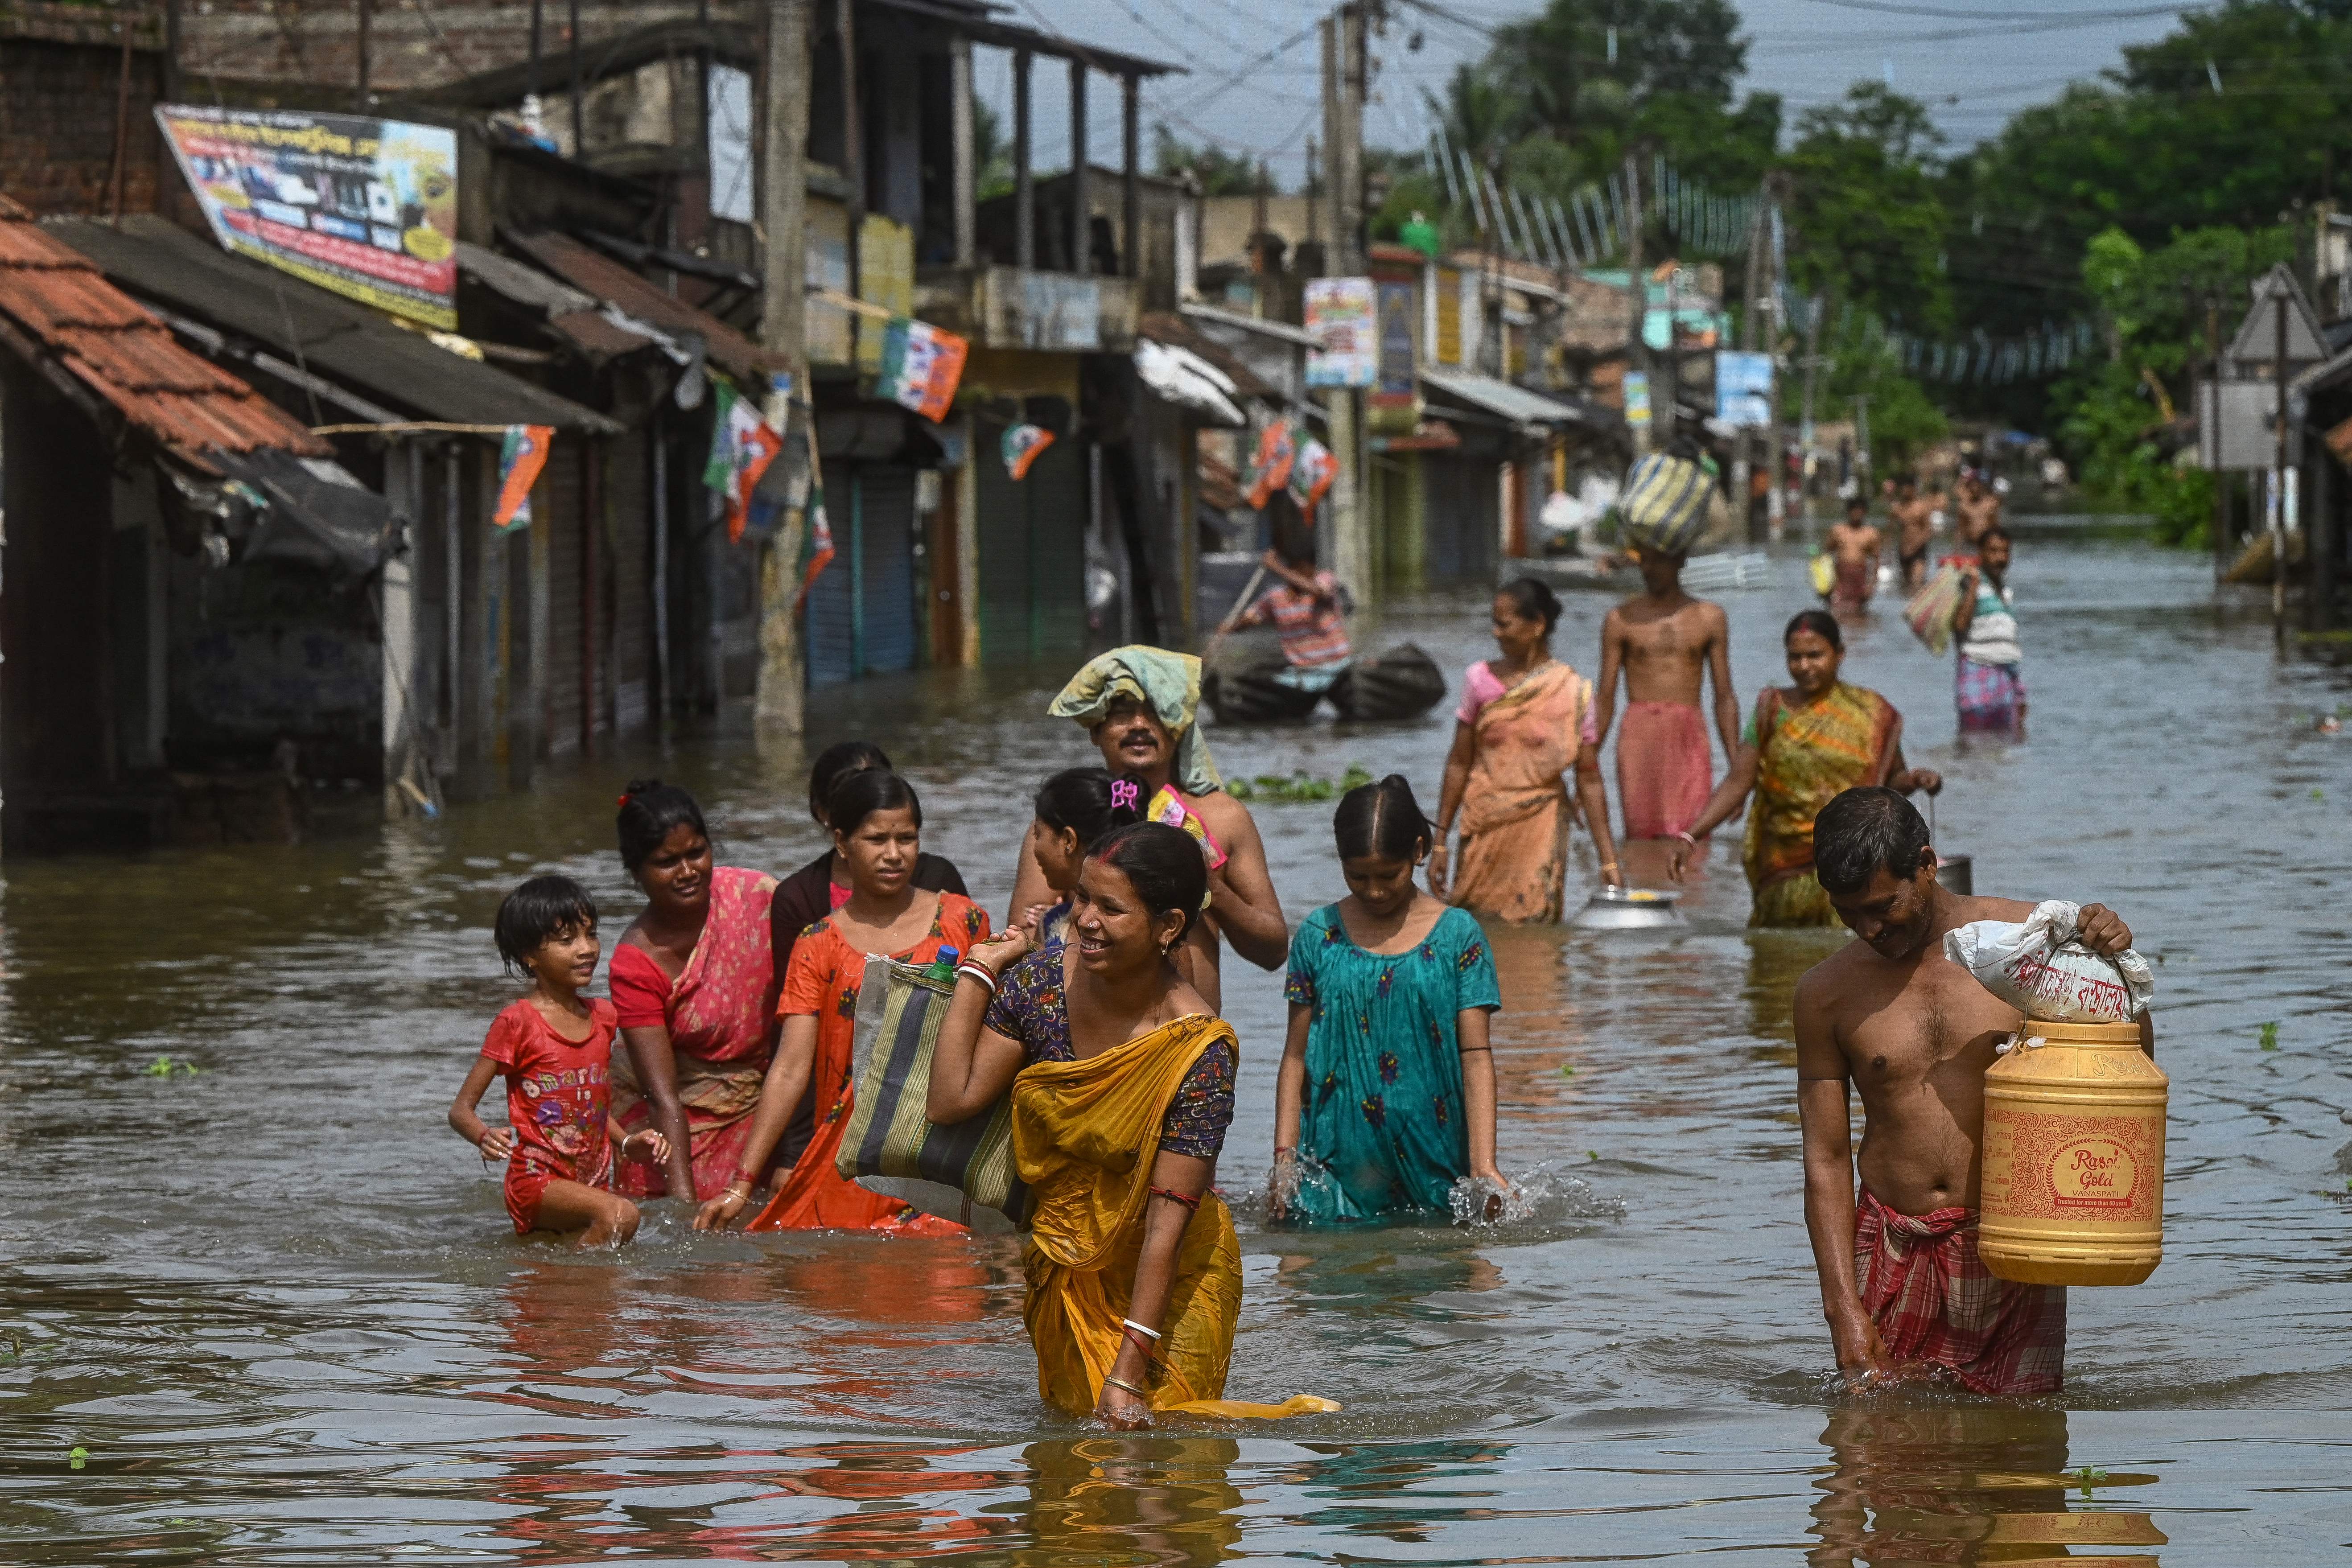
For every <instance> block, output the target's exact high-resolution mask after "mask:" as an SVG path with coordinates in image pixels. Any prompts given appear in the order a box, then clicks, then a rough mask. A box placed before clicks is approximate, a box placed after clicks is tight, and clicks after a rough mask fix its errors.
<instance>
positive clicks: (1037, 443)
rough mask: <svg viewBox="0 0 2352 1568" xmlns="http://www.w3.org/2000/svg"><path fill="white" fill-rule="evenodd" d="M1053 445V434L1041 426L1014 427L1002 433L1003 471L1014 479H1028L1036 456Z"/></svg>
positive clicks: (1009, 427)
mask: <svg viewBox="0 0 2352 1568" xmlns="http://www.w3.org/2000/svg"><path fill="white" fill-rule="evenodd" d="M1053 444H1054V433H1053V432H1052V431H1051V430H1048V429H1046V428H1045V426H1042V425H1014V426H1008V427H1007V428H1006V430H1005V432H1004V445H1003V453H1004V471H1005V472H1006V473H1008V474H1011V475H1012V476H1013V478H1014V479H1027V478H1028V477H1029V465H1030V464H1032V463H1034V462H1035V461H1036V460H1037V454H1038V453H1040V452H1043V451H1044V450H1045V448H1046V447H1050V446H1052V445H1053Z"/></svg>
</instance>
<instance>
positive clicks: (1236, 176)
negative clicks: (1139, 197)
mask: <svg viewBox="0 0 2352 1568" xmlns="http://www.w3.org/2000/svg"><path fill="white" fill-rule="evenodd" d="M1187 171H1190V172H1191V173H1192V175H1193V177H1194V178H1196V179H1198V180H1199V181H1200V182H1201V194H1202V195H1204V196H1245V195H1250V194H1251V193H1252V192H1254V191H1255V190H1256V189H1257V181H1258V165H1257V163H1256V162H1255V160H1254V159H1252V158H1251V157H1250V155H1249V154H1248V153H1228V152H1226V151H1224V150H1223V148H1219V147H1209V146H1197V145H1195V144H1193V143H1192V142H1187V141H1184V140H1183V139H1182V138H1181V137H1180V136H1178V135H1177V134H1176V133H1175V132H1172V131H1171V130H1169V129H1168V127H1167V126H1166V125H1165V124H1160V125H1155V126H1153V127H1152V128H1151V172H1152V173H1153V174H1158V175H1159V176H1160V178H1162V179H1170V180H1172V179H1174V178H1176V177H1177V176H1178V175H1180V174H1184V173H1186V172H1187ZM1280 188H1281V187H1280V186H1279V185H1276V184H1274V183H1273V181H1271V180H1268V182H1267V189H1268V190H1270V191H1274V190H1279V189H1280Z"/></svg>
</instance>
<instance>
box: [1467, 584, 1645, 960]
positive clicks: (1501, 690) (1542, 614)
mask: <svg viewBox="0 0 2352 1568" xmlns="http://www.w3.org/2000/svg"><path fill="white" fill-rule="evenodd" d="M1558 625H1559V598H1558V596H1557V595H1554V594H1553V593H1552V591H1551V590H1550V589H1549V588H1548V587H1546V586H1545V585H1544V584H1541V583H1538V582H1537V581H1536V580H1535V579H1534V578H1532V577H1522V578H1520V579H1518V580H1517V582H1514V583H1507V584H1504V586H1503V589H1502V591H1501V592H1500V593H1498V594H1496V595H1495V607H1494V630H1495V643H1496V647H1499V648H1501V649H1502V654H1501V656H1500V657H1499V658H1490V659H1482V660H1480V661H1479V662H1477V663H1475V664H1474V665H1472V666H1471V667H1470V668H1468V669H1467V670H1465V672H1464V674H1463V691H1462V706H1461V707H1460V708H1458V709H1456V710H1454V749H1453V751H1451V752H1448V753H1447V754H1446V758H1445V783H1444V789H1443V790H1442V791H1441V793H1440V795H1439V797H1438V803H1437V845H1436V847H1435V848H1434V849H1433V850H1432V851H1431V853H1430V857H1429V890H1430V891H1431V892H1432V893H1433V894H1435V895H1436V896H1437V897H1439V898H1441V899H1443V898H1445V897H1447V896H1448V893H1449V889H1450V892H1451V896H1452V898H1453V901H1454V903H1456V904H1458V905H1460V906H1461V907H1462V908H1464V909H1465V910H1472V911H1473V912H1475V913H1477V914H1482V915H1492V916H1494V917H1496V919H1497V920H1505V921H1556V920H1558V919H1559V914H1560V902H1561V895H1562V890H1563V889H1564V887H1565V885H1566V882H1567V877H1568V828H1569V823H1570V817H1571V809H1570V805H1569V796H1568V786H1567V784H1565V783H1564V782H1563V777H1562V776H1563V775H1564V774H1566V773H1569V772H1570V770H1573V771H1574V773H1575V774H1576V798H1577V802H1578V804H1579V805H1581V806H1582V808H1583V811H1584V822H1585V826H1587V827H1588V828H1590V829H1591V833H1592V847H1593V848H1594V849H1596V850H1598V851H1599V852H1600V856H1601V880H1602V881H1604V882H1606V883H1609V884H1610V885H1611V886H1612V887H1614V886H1622V884H1623V882H1624V880H1625V874H1624V872H1623V871H1622V870H1621V869H1619V868H1618V864H1617V846H1616V842H1615V840H1614V839H1613V838H1612V837H1611V836H1610V832H1609V795H1608V792H1607V791H1606V790H1605V789H1604V788H1603V787H1602V785H1601V736H1600V731H1599V730H1598V729H1597V728H1596V727H1595V721H1594V718H1593V710H1592V687H1591V682H1589V681H1587V680H1586V679H1584V677H1582V676H1580V675H1579V674H1577V673H1576V671H1575V670H1573V669H1571V668H1569V667H1568V666H1567V665H1565V664H1562V663H1561V662H1559V660H1558V659H1556V658H1552V656H1551V634H1552V628H1553V627H1554V626H1558ZM1457 816H1459V818H1460V820H1461V824H1462V861H1461V865H1460V868H1458V869H1455V870H1454V871H1453V872H1452V874H1451V875H1450V876H1449V874H1448V871H1449V868H1448V857H1447V854H1446V847H1445V841H1446V838H1447V837H1449V836H1450V835H1451V834H1452V832H1453V830H1454V820H1455V818H1456V817H1457Z"/></svg>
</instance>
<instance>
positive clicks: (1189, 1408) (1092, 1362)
mask: <svg viewBox="0 0 2352 1568" xmlns="http://www.w3.org/2000/svg"><path fill="white" fill-rule="evenodd" d="M1208 892H1209V882H1208V868H1207V867H1206V865H1205V864H1204V863H1203V862H1202V856H1201V847H1200V845H1199V843H1198V842H1197V841H1196V840H1194V839H1193V838H1192V837H1191V836H1190V835H1188V834H1186V833H1184V832H1183V831H1182V830H1181V829H1179V828H1174V827H1169V826H1164V825H1162V824H1160V823H1156V822H1145V823H1138V824H1136V825H1134V826H1129V827H1122V828H1119V829H1118V830H1116V831H1114V832H1112V833H1110V834H1108V835H1107V836H1105V837H1102V838H1101V839H1098V840H1097V842H1096V843H1095V845H1094V846H1093V847H1092V848H1091V849H1090V850H1089V851H1088V852H1087V859H1086V861H1085V863H1084V864H1083V866H1082V867H1081V868H1080V870H1079V873H1078V884H1077V887H1076V889H1074V890H1073V892H1072V894H1071V907H1070V920H1069V927H1068V936H1067V940H1066V942H1064V943H1063V944H1062V945H1060V946H1057V947H1050V948H1046V949H1045V950H1043V951H1041V952H1029V942H1028V937H1027V935H1026V934H1025V933H1024V931H1022V930H1021V929H1020V928H1019V927H1017V926H1016V927H1014V928H1013V930H1011V931H1006V932H1005V933H1004V935H1003V937H1001V938H999V939H997V940H996V941H993V942H982V943H981V944H979V945H978V946H976V947H974V948H973V949H972V951H971V954H970V955H969V956H968V957H967V958H966V959H965V960H964V962H963V963H961V965H959V966H958V968H957V971H956V973H957V985H956V993H955V998H954V1001H953V1002H952V1003H951V1005H950V1007H949V1011H948V1016H947V1018H946V1020H945V1022H944V1023H943V1024H942V1025H941V1026H940V1033H939V1039H938V1042H937V1045H936V1046H935V1047H934V1053H933V1056H932V1060H931V1078H930V1087H929V1097H928V1100H927V1101H926V1106H925V1109H926V1110H927V1111H928V1113H929V1117H930V1119H931V1121H935V1122H940V1123H946V1124H953V1123H956V1122H960V1121H968V1120H970V1119H971V1118H972V1117H974V1116H980V1115H984V1114H987V1113H988V1112H989V1111H990V1110H991V1109H992V1108H993V1107H994V1106H995V1105H996V1103H997V1102H998V1101H999V1100H1001V1099H1003V1096H1004V1094H1005V1092H1006V1090H1007V1089H1010V1090H1011V1092H1012V1096H1013V1155H1014V1158H1015V1159H1016V1161H1017V1162H1018V1163H1019V1166H1020V1171H1021V1179H1022V1180H1023V1181H1024V1183H1026V1184H1028V1186H1029V1191H1030V1225H1031V1230H1030V1234H1029V1237H1028V1240H1027V1245H1026V1246H1025V1247H1023V1249H1022V1254H1021V1264H1022V1268H1023V1270H1024V1273H1025V1274H1026V1275H1027V1277H1028V1286H1029V1290H1028V1300H1027V1302H1026V1305H1025V1306H1024V1309H1023V1316H1024V1318H1025V1319H1026V1320H1027V1321H1028V1325H1029V1338H1030V1342H1032V1343H1033V1344H1034V1345H1035V1346H1036V1349H1037V1388H1038V1392H1039V1393H1040V1394H1042V1395H1044V1397H1045V1399H1046V1401H1047V1402H1048V1403H1050V1404H1053V1405H1058V1406H1059V1407H1061V1408H1062V1409H1064V1410H1066V1411H1068V1412H1069V1413H1070V1414H1072V1415H1086V1414H1087V1413H1088V1412H1091V1413H1093V1414H1094V1415H1097V1416H1098V1417H1100V1418H1101V1419H1103V1420H1105V1421H1107V1422H1109V1423H1110V1424H1111V1425H1113V1426H1143V1425H1146V1424H1148V1423H1149V1421H1150V1418H1151V1416H1152V1415H1153V1414H1154V1413H1155V1412H1161V1411H1182V1412H1189V1413H1193V1414H1199V1415H1298V1414H1301V1413H1304V1412H1306V1411H1310V1410H1336V1409H1338V1408H1339V1406H1337V1405H1332V1404H1331V1403H1330V1402H1329V1401H1328V1400H1320V1399H1315V1398H1312V1397H1310V1396H1308V1395H1306V1394H1300V1395H1298V1396H1297V1397H1296V1398H1293V1399H1291V1400H1289V1401H1288V1402H1286V1404H1283V1405H1245V1404H1241V1403H1237V1402H1234V1401H1228V1400H1226V1399H1224V1398H1223V1397H1222V1395H1223V1394H1224V1390H1225V1369H1226V1367H1227V1365H1228V1364H1229V1363H1231V1361H1232V1359H1233V1351H1234V1321H1235V1319H1236V1318H1237V1316H1238V1315H1239V1313H1240V1310H1241V1296H1242V1273H1241V1247H1240V1244H1239V1243H1238V1242H1237V1241H1236V1240H1235V1239H1234V1221H1233V1215H1231V1214H1229V1213H1228V1212H1227V1211H1226V1209H1225V1205H1224V1203H1223V1200H1222V1199H1220V1198H1219V1197H1218V1196H1217V1194H1215V1193H1214V1192H1213V1191H1211V1190H1210V1189H1211V1186H1212V1184H1213V1183H1214V1181H1215V1179H1216V1173H1217V1155H1218V1153H1219V1152H1221V1151H1222V1150H1223V1146H1224V1137H1225V1129H1226V1127H1227V1126H1228V1125H1229V1124H1230V1123H1231V1122H1232V1121H1233V1115H1234V1063H1235V1058H1236V1055H1237V1047H1236V1045H1235V1042H1234V1031H1233V1027H1232V1026H1230V1025H1228V1024H1227V1023H1225V1022H1224V1020H1223V1019H1222V1018H1219V1017H1217V1016H1215V1015H1214V1014H1213V1013H1212V1012H1211V1011H1210V1010H1209V1008H1208V1006H1207V1005H1206V1004H1205V1003H1203V1002H1202V1000H1201V996H1200V994H1199V993H1198V992H1196V991H1194V990H1193V989H1192V986H1191V985H1189V984H1186V983H1185V981H1184V979H1183V976H1182V975H1181V973H1179V972H1178V970H1177V967H1176V965H1175V963H1173V962H1172V961H1171V958H1170V956H1169V954H1170V951H1171V949H1173V948H1174V947H1176V946H1177V944H1178V943H1180V942H1182V941H1183V940H1184V937H1185V934H1186V932H1187V931H1190V930H1191V928H1192V922H1193V921H1195V920H1196V919H1198V918H1199V915H1200V911H1201V910H1202V906H1203V905H1204V904H1205V903H1206V901H1207V899H1208Z"/></svg>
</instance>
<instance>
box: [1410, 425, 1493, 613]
mask: <svg viewBox="0 0 2352 1568" xmlns="http://www.w3.org/2000/svg"><path fill="white" fill-rule="evenodd" d="M1421 470H1422V473H1423V476H1424V483H1426V485H1427V486H1428V489H1427V492H1426V499H1427V505H1426V507H1425V508H1424V509H1423V518H1424V523H1423V526H1424V528H1425V530H1426V534H1427V554H1426V556H1425V557H1424V563H1425V570H1426V572H1427V574H1428V578H1429V581H1430V582H1432V583H1485V582H1491V581H1493V579H1494V575H1495V567H1496V558H1497V555H1498V553H1499V547H1498V544H1497V542H1496V532H1497V531H1498V529H1499V527H1500V523H1501V510H1500V506H1501V502H1500V500H1499V498H1498V497H1497V495H1496V490H1497V489H1498V488H1499V487H1498V486H1497V485H1496V470H1495V465H1494V464H1493V463H1492V462H1490V461H1486V460H1483V459H1479V458H1461V457H1456V456H1454V455H1452V454H1450V453H1435V452H1433V453H1429V454H1427V455H1426V456H1424V457H1423V460H1422V465H1421Z"/></svg>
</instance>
